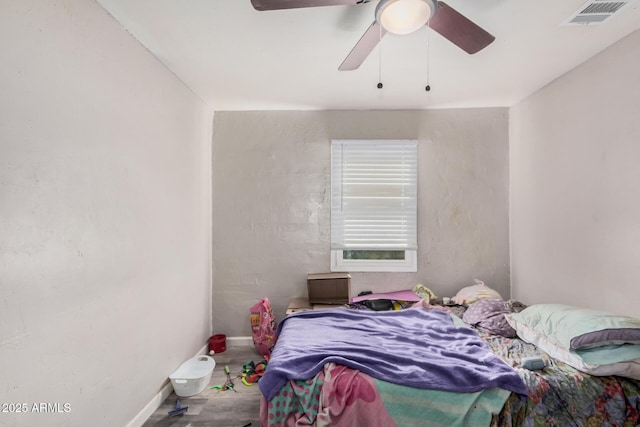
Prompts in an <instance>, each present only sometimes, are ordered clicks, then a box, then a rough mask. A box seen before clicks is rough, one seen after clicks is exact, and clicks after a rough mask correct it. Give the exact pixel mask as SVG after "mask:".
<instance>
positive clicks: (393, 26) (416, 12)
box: [376, 0, 437, 34]
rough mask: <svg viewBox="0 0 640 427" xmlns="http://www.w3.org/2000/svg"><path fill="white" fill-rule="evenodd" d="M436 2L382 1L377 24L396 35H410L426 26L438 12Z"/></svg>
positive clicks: (427, 0)
mask: <svg viewBox="0 0 640 427" xmlns="http://www.w3.org/2000/svg"><path fill="white" fill-rule="evenodd" d="M436 7H437V6H436V3H435V1H434V0H381V1H380V3H378V5H377V6H376V22H378V23H379V24H380V25H382V27H384V28H385V29H386V30H387V31H389V32H391V33H394V34H409V33H412V32H414V31H416V30H418V29H419V28H421V27H422V26H424V25H425V24H426V23H427V22H428V21H429V20H430V19H431V17H432V16H433V15H434V14H435V12H436Z"/></svg>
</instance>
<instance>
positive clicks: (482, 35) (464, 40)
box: [428, 1, 496, 54]
mask: <svg viewBox="0 0 640 427" xmlns="http://www.w3.org/2000/svg"><path fill="white" fill-rule="evenodd" d="M428 25H429V27H430V28H432V29H434V30H435V31H436V32H438V33H439V34H440V35H442V36H443V37H444V38H446V39H447V40H449V41H450V42H451V43H453V44H455V45H456V46H458V47H459V48H460V49H462V50H464V51H465V52H467V53H469V54H474V53H476V52H479V51H481V50H482V49H484V48H485V47H487V46H488V45H490V44H491V42H493V41H494V40H495V39H496V38H495V37H494V36H492V35H491V34H489V33H488V32H486V31H485V30H483V29H482V28H480V27H479V26H478V25H476V24H475V23H473V22H472V21H470V20H469V19H468V18H466V17H464V16H463V15H462V14H460V13H459V12H458V11H456V10H455V9H454V8H452V7H451V6H449V5H448V4H446V3H444V2H441V1H439V2H438V9H437V10H436V13H435V14H434V15H433V18H431V20H430V21H429V24H428Z"/></svg>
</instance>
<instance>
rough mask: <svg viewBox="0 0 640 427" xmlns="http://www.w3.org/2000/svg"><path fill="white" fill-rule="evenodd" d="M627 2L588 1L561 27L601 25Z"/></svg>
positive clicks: (608, 0)
mask: <svg viewBox="0 0 640 427" xmlns="http://www.w3.org/2000/svg"><path fill="white" fill-rule="evenodd" d="M629 1H630V0H621V1H610V0H589V1H588V2H586V3H585V4H584V5H582V7H581V8H580V9H578V11H577V12H576V13H574V14H573V15H571V16H570V17H569V19H567V20H566V21H565V22H563V25H587V24H602V23H603V22H605V21H606V20H607V19H608V18H610V17H611V16H612V15H613V14H614V13H616V12H618V11H619V10H620V9H621V8H622V7H623V6H624V5H626V4H627V3H629Z"/></svg>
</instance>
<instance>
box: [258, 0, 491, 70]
mask: <svg viewBox="0 0 640 427" xmlns="http://www.w3.org/2000/svg"><path fill="white" fill-rule="evenodd" d="M370 1H371V0H251V4H252V5H253V7H254V9H256V10H259V11H265V10H278V9H296V8H304V7H319V6H338V5H358V4H364V3H369V2H370ZM426 24H428V25H429V28H432V29H433V30H435V31H436V32H437V33H439V34H440V35H442V36H443V37H444V38H446V39H447V40H449V41H450V42H452V43H453V44H455V45H456V46H458V47H459V48H460V49H462V50H464V51H465V52H467V53H469V54H474V53H476V52H479V51H480V50H482V49H484V48H485V47H487V46H488V45H489V44H491V42H493V41H494V40H495V37H494V36H492V35H491V34H489V33H488V32H486V31H485V30H483V29H482V28H480V27H479V26H478V25H476V24H475V23H473V22H472V21H470V20H469V19H468V18H466V17H464V16H463V15H462V14H460V13H459V12H458V11H456V10H455V9H453V8H452V7H451V6H449V5H447V4H446V3H444V2H442V1H436V0H380V3H378V5H377V6H376V11H375V21H373V23H372V24H371V26H370V27H369V28H368V29H367V31H365V33H364V35H363V36H362V37H361V38H360V40H358V43H356V45H355V46H354V47H353V49H352V50H351V52H349V54H348V55H347V57H346V58H345V60H344V61H343V62H342V64H340V67H338V69H339V70H340V71H349V70H355V69H357V68H358V67H360V65H361V64H362V63H363V62H364V60H365V59H366V58H367V56H369V54H370V53H371V51H372V50H373V48H375V47H376V45H377V44H378V42H379V41H380V39H382V37H383V36H384V35H385V34H386V33H387V32H391V33H395V34H409V33H411V32H413V31H416V30H417V29H419V28H421V27H422V26H423V25H426Z"/></svg>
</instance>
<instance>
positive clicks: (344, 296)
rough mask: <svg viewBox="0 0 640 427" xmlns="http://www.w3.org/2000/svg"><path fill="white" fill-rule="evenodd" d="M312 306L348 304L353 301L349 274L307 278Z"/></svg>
mask: <svg viewBox="0 0 640 427" xmlns="http://www.w3.org/2000/svg"><path fill="white" fill-rule="evenodd" d="M307 290H308V292H309V303H310V304H312V305H313V304H348V303H349V301H350V300H351V275H349V273H320V274H309V275H308V276H307Z"/></svg>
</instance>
